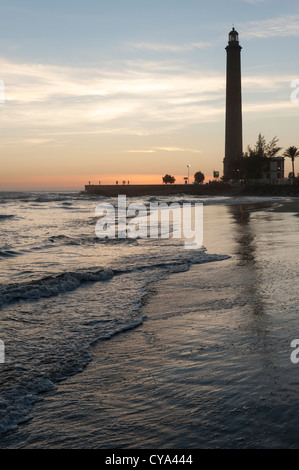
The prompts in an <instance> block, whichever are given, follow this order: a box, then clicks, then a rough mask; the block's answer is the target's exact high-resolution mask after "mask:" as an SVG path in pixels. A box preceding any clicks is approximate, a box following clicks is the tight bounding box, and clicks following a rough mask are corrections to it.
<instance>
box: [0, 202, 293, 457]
mask: <svg viewBox="0 0 299 470" xmlns="http://www.w3.org/2000/svg"><path fill="white" fill-rule="evenodd" d="M280 202H281V204H279V206H277V205H276V203H274V204H273V206H272V208H270V212H276V213H277V212H280V213H285V214H283V220H287V219H286V217H287V216H288V214H287V213H299V199H298V200H297V199H296V200H291V201H279V203H280ZM248 204H249V206H248V210H249V211H250V203H248ZM238 205H239V204H237V205H236V209H237V208H238ZM258 207H260V210H261V211H262V210H263V203H259V204H258V203H257V204H256V203H254V208H253V211H258V210H259V208H258ZM220 209H221V208H220ZM264 209H266V211H269V206H268V205H266V206H264ZM228 211H229V208H228ZM260 213H261V212H260ZM267 213H269V212H267ZM236 220H237V219H236ZM246 220H247V219H246ZM237 223H240V225H238V227H239V228H240V230H241V233H243V232H244V235H246V237H247V236H248V233H247V232H248V227H249V226H248V223H250V222H248V220H247V222H245V225H243V223H244V221H242V222H241V221H240V222H237ZM214 235H215V234H214ZM224 238H225V237H224ZM246 240H247V239H246ZM226 243H227V241H226ZM247 244H248V242H247V241H245V245H244V247H243V248H242V249H244V250H247V249H248V253H247V251H246V252H244V253H243V252H242V251H241V252H240V253H241V254H238V256H242V259H243V257H244V260H246V263H247V260H248V259H249V260H250V258H248V255H250V256H252V251H251V250H252V246H249V247H248V246H247ZM212 245H213V242H212ZM228 246H229V245H227V246H223V250H224V251H226V250H227V247H228ZM242 246H243V245H242ZM253 246H254V245H253ZM209 251H211V250H209ZM212 252H214V251H212ZM257 274H258V270H256V268H255V267H254V264H253V265H252V264H250V265H249V266H247V265H244V264H238V263H237V262H236V260H234V259H229V260H225V261H221V262H220V261H219V262H213V263H209V264H207V265H193V266H192V267H191V269H190V270H189V271H188V272H184V273H174V274H171V275H169V276H168V277H167V279H165V280H163V282H162V283H161V284H160V283H158V284H157V283H154V284H153V285H152V286H151V289H150V291H151V292H149V293H148V296H146V298H145V299H144V300H145V302H144V304H143V305H142V307H141V312H142V314H143V315H146V317H147V319H146V320H145V322H144V323H143V324H142V325H140V326H138V327H137V328H135V329H134V330H132V331H128V332H125V333H122V334H121V335H118V336H115V337H113V338H111V339H110V340H109V341H101V342H99V343H97V344H96V345H95V346H94V347H93V348H92V351H91V353H92V356H93V360H92V362H91V363H89V364H88V365H87V367H86V368H85V369H84V371H83V372H82V373H81V374H77V375H75V376H73V377H69V378H67V379H66V380H65V381H64V382H61V383H58V384H57V386H58V389H57V392H53V393H52V392H50V393H47V394H46V395H45V396H42V398H44V400H43V401H41V402H39V403H36V405H35V406H34V408H33V410H32V413H31V415H32V417H33V420H32V421H31V422H29V423H27V424H24V425H22V426H20V429H19V431H18V432H17V433H15V434H10V435H6V436H3V438H2V444H1V446H0V447H1V448H24V447H25V448H47V447H48V448H98V449H101V448H102V449H105V448H157V449H159V448H161V443H162V448H190V449H191V448H194V449H195V448H219V447H221V448H236V447H237V448H239V447H240V448H258V447H262V448H270V447H275V445H281V446H282V447H288V446H291V447H296V445H297V442H298V436H297V432H296V431H295V432H294V429H295V427H294V422H292V420H293V421H294V419H295V420H296V417H295V418H294V416H293V415H296V412H295V411H294V410H296V408H295V409H293V407H292V403H291V401H290V402H287V403H285V404H284V405H282V404H281V403H280V400H279V398H280V396H281V400H282V402H283V401H284V400H285V398H286V397H285V395H284V393H285V392H282V391H281V389H280V388H279V387H280V386H281V384H283V387H286V393H287V396H289V395H291V396H293V394H294V391H293V389H292V388H291V387H290V389H289V390H288V389H287V385H286V384H285V382H284V381H283V380H282V379H283V376H284V375H285V371H284V369H286V370H287V374H288V371H289V369H288V364H287V365H285V364H283V366H284V368H282V369H281V370H280V369H279V371H277V367H278V364H280V362H281V358H280V356H279V355H278V350H279V352H280V353H281V354H284V355H285V351H284V350H281V348H284V347H285V346H284V344H282V346H281V345H280V343H281V338H280V337H278V338H276V337H275V328H274V329H273V332H272V331H271V333H269V329H271V328H272V325H271V323H273V321H274V320H273V319H271V321H270V319H269V318H267V317H268V316H269V315H268V314H267V315H263V316H262V317H259V316H257V315H256V313H255V309H256V308H257V307H258V308H259V309H264V307H263V302H261V300H260V299H255V297H253V299H252V302H250V304H248V305H244V303H243V301H242V297H241V298H240V297H239V295H238V292H243V295H244V294H245V293H246V292H247V291H248V290H249V295H250V296H252V295H254V291H252V286H255V285H256V287H255V289H258V282H257V280H256V279H255V276H256V275H257ZM236 286H239V287H238V288H237V287H236ZM250 298H251V297H250ZM251 303H252V305H251ZM212 305H214V308H213V309H212V313H211V306H212ZM280 321H281V322H284V320H283V319H282V320H280ZM279 325H280V323H279ZM286 336H287V339H288V338H289V336H290V337H291V334H290V333H289V332H287V335H286ZM277 339H279V341H278V342H277ZM287 355H288V351H287ZM246 358H248V360H249V362H245V361H246ZM278 359H279V361H278V362H277V360H278ZM283 361H285V359H284V360H283ZM244 362H245V363H244ZM293 374H294V372H293ZM292 380H293V381H295V377H293V379H292ZM199 387H200V388H199ZM296 393H297V392H296ZM83 397H84V398H83ZM276 400H277V401H276ZM280 406H284V407H285V408H284V409H283V410H282V409H279V407H280ZM255 410H256V412H257V415H255ZM284 413H286V415H285V417H284ZM284 419H285V421H283V420H284ZM275 420H277V423H276V422H275ZM178 423H179V424H178ZM274 423H275V425H274ZM286 423H288V426H286ZM296 424H297V423H296ZM282 425H284V426H285V428H284V429H285V430H284V432H281V429H280V427H281V426H282ZM269 427H270V428H269ZM78 430H79V433H78V432H77V431H78ZM175 430H176V431H175ZM292 433H293V435H292ZM3 446H4V447H3Z"/></svg>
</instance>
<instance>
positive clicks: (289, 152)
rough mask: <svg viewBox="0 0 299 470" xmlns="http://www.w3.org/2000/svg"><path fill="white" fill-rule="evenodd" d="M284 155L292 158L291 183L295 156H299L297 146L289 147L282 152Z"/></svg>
mask: <svg viewBox="0 0 299 470" xmlns="http://www.w3.org/2000/svg"><path fill="white" fill-rule="evenodd" d="M283 155H284V156H285V157H289V158H291V159H292V172H293V178H292V179H293V183H294V178H295V158H296V157H299V149H297V147H294V146H292V147H289V148H288V149H286V151H285V152H284V154H283Z"/></svg>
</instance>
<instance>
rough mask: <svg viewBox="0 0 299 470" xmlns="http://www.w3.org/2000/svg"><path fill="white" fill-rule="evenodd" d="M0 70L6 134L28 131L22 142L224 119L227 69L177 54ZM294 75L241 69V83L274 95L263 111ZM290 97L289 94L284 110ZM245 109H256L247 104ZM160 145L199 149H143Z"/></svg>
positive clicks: (259, 95)
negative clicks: (209, 66)
mask: <svg viewBox="0 0 299 470" xmlns="http://www.w3.org/2000/svg"><path fill="white" fill-rule="evenodd" d="M116 67H117V68H116ZM0 70H1V79H3V81H4V83H5V90H6V96H5V104H3V105H1V114H0V120H1V128H2V130H3V133H4V134H5V137H4V140H5V139H7V140H9V139H11V138H13V139H16V136H18V137H17V138H19V141H20V142H22V141H24V139H25V140H26V141H25V142H24V143H27V144H30V145H41V144H43V143H46V140H47V139H50V140H53V142H51V145H54V144H55V142H54V141H55V138H57V140H59V139H60V140H61V139H62V138H64V139H68V140H69V141H70V140H71V139H73V137H74V136H78V135H82V136H84V135H85V136H87V135H90V136H92V135H97V134H107V135H108V134H110V135H113V134H114V135H118V134H123V135H126V134H127V135H138V136H144V135H151V134H165V133H166V132H168V131H169V132H174V131H175V130H177V129H184V128H187V127H190V126H191V125H193V124H196V125H198V124H200V123H208V122H219V121H222V122H224V108H225V76H224V74H221V73H218V72H215V71H211V70H208V69H206V70H205V69H203V68H202V67H201V68H199V69H198V70H195V69H194V68H193V66H192V65H191V66H189V67H188V66H186V64H184V65H180V64H179V63H178V62H176V61H172V62H170V61H163V62H160V61H141V60H138V61H136V62H134V61H130V62H128V61H123V62H119V63H117V64H116V65H115V66H113V64H112V65H111V64H106V65H105V64H101V66H100V67H86V68H78V67H71V66H61V65H46V64H34V63H32V64H26V63H25V64H22V63H21V64H20V63H14V62H11V61H9V60H7V59H5V58H1V59H0ZM292 78H293V77H289V76H287V75H284V74H282V75H280V76H275V77H273V76H272V75H265V74H264V75H261V74H259V75H253V76H244V78H243V91H244V94H246V93H247V97H248V96H249V97H250V104H251V105H252V104H254V103H255V104H256V106H259V105H260V103H262V102H263V100H264V101H265V98H267V100H268V99H269V97H270V98H271V99H272V105H271V108H269V105H267V103H266V104H265V106H263V107H262V108H261V112H263V113H267V110H269V109H271V112H274V111H275V109H277V111H280V110H281V109H282V104H281V102H280V101H279V102H278V100H277V96H279V94H280V93H282V92H283V93H285V90H286V89H290V82H291V80H292ZM271 94H272V95H271ZM244 104H246V102H245V103H244ZM288 105H289V102H288V101H287V100H286V103H285V104H284V105H283V107H284V109H285V110H286V111H288V110H289V109H290V108H289V107H288ZM244 112H245V113H246V112H250V113H251V112H252V111H251V110H249V108H248V106H247V107H246V106H245V107H244ZM36 129H38V138H37V137H36ZM2 144H3V142H2ZM134 151H135V150H132V151H131V152H134ZM158 151H167V152H179V151H184V152H199V151H198V150H194V149H186V148H183V149H180V148H179V147H167V146H164V147H159V148H158V147H155V148H149V149H145V150H141V151H140V153H142V152H143V153H153V152H158ZM138 152H139V150H138Z"/></svg>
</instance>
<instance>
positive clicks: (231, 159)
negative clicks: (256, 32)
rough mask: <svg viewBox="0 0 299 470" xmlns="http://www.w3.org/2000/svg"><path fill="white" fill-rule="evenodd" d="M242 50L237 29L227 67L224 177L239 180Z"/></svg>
mask: <svg viewBox="0 0 299 470" xmlns="http://www.w3.org/2000/svg"><path fill="white" fill-rule="evenodd" d="M241 49H242V47H241V46H240V44H239V34H238V32H237V31H235V28H233V29H232V31H231V32H230V33H229V36H228V46H227V47H226V52H227V66H226V123H225V157H224V160H223V175H224V177H225V178H229V179H230V178H238V176H239V175H238V173H239V171H240V169H239V168H238V166H239V165H238V161H239V159H240V158H241V157H242V154H243V137H242V88H241Z"/></svg>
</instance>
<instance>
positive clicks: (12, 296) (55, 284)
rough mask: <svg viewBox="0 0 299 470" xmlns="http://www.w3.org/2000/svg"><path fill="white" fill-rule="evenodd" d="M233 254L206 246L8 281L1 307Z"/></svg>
mask: <svg viewBox="0 0 299 470" xmlns="http://www.w3.org/2000/svg"><path fill="white" fill-rule="evenodd" d="M228 258H230V256H228V255H211V254H206V253H205V251H204V250H202V251H199V252H197V253H194V254H193V255H192V258H184V257H183V258H181V259H177V260H172V259H170V260H167V259H166V260H164V261H160V262H157V261H155V260H154V259H153V260H152V261H151V262H149V263H147V264H143V263H141V264H140V265H133V266H127V267H124V268H113V269H104V268H98V269H95V268H92V269H85V270H80V271H73V272H65V273H61V274H57V275H55V276H47V277H44V278H42V279H39V280H34V281H29V282H23V283H19V284H8V285H2V286H0V308H1V307H3V306H4V305H8V304H12V303H15V302H19V301H32V300H33V301H34V300H39V299H42V298H46V297H55V296H57V295H60V294H64V293H66V292H70V291H74V290H76V289H78V287H80V286H81V285H82V284H85V283H94V282H99V281H107V280H109V279H111V278H112V277H113V276H118V275H121V274H126V273H130V272H138V271H139V272H140V271H152V270H157V269H163V270H167V271H168V272H169V273H171V272H179V271H187V270H188V269H189V268H190V266H191V265H192V264H204V263H210V262H214V261H222V260H225V259H228Z"/></svg>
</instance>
